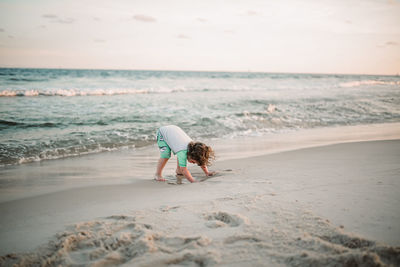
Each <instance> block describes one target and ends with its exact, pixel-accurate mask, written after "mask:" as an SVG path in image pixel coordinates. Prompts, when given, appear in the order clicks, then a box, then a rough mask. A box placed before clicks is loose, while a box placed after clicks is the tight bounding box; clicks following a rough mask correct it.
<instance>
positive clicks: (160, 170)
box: [154, 158, 169, 181]
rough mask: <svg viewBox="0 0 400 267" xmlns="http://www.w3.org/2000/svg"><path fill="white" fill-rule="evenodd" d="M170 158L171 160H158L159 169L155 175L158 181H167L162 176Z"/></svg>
mask: <svg viewBox="0 0 400 267" xmlns="http://www.w3.org/2000/svg"><path fill="white" fill-rule="evenodd" d="M168 160H169V159H168V158H160V159H159V160H158V164H157V171H156V174H155V177H154V178H155V179H156V180H157V181H165V179H164V178H162V171H163V169H164V167H165V164H167V161H168Z"/></svg>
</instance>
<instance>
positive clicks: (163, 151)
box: [157, 131, 187, 167]
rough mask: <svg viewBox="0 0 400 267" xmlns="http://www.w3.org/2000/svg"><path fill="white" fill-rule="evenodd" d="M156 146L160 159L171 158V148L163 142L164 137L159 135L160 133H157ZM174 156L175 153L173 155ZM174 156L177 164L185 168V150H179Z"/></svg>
mask: <svg viewBox="0 0 400 267" xmlns="http://www.w3.org/2000/svg"><path fill="white" fill-rule="evenodd" d="M157 145H158V148H159V149H160V158H163V159H169V158H170V157H171V148H170V147H169V145H168V144H167V142H165V140H164V137H163V136H162V134H161V133H160V131H157ZM174 154H175V153H174ZM176 156H177V157H178V164H179V166H180V167H186V166H187V163H186V162H187V150H181V151H179V152H178V153H176Z"/></svg>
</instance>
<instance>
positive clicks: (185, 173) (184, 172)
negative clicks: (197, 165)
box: [181, 167, 196, 183]
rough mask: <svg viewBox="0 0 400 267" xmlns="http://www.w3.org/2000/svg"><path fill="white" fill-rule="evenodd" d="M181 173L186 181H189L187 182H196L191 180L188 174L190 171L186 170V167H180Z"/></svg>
mask: <svg viewBox="0 0 400 267" xmlns="http://www.w3.org/2000/svg"><path fill="white" fill-rule="evenodd" d="M181 171H182V174H183V175H184V176H185V177H186V179H188V180H189V182H191V183H195V182H196V180H195V179H193V177H192V175H191V174H190V171H189V170H188V168H187V167H181Z"/></svg>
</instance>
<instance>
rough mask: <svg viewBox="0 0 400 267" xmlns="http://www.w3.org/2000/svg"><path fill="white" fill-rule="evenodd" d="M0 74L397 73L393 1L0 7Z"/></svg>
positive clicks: (398, 16) (48, 2) (399, 9)
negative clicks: (5, 70)
mask: <svg viewBox="0 0 400 267" xmlns="http://www.w3.org/2000/svg"><path fill="white" fill-rule="evenodd" d="M0 66H1V67H55V68H58V67H61V68H106V69H159V70H160V69H161V70H167V69H169V70H227V71H248V70H250V71H266V72H314V73H368V74H373V73H376V74H397V73H400V1H399V0H392V1H387V0H382V1H380V0H374V1H373V0H358V1H356V0H346V1H341V0H315V1H314V0H279V1H277V0H264V1H261V0H260V1H256V0H243V1H234V0H231V1H218V0H201V1H200V0H198V1H189V0H182V1H179V0H175V1H168V0H159V1H157V0H143V1H137V0H114V1H105V0H104V1H102V0H77V1H72V0H71V1H66V0H0Z"/></svg>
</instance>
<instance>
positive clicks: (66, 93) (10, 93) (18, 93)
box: [0, 88, 250, 97]
mask: <svg viewBox="0 0 400 267" xmlns="http://www.w3.org/2000/svg"><path fill="white" fill-rule="evenodd" d="M248 90H250V89H248V88H219V89H214V88H201V89H192V88H150V89H96V90H78V89H57V90H2V91H0V97H33V96H63V97H72V96H112V95H137V94H170V93H180V92H189V91H190V92H228V91H248Z"/></svg>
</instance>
